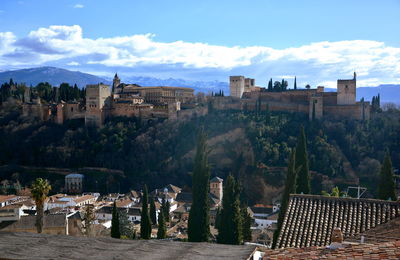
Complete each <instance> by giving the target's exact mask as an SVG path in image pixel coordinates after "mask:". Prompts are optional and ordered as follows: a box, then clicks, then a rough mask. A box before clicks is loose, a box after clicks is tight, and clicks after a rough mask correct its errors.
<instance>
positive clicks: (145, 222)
mask: <svg viewBox="0 0 400 260" xmlns="http://www.w3.org/2000/svg"><path fill="white" fill-rule="evenodd" d="M148 196H149V195H148V191H147V185H144V191H143V197H142V214H141V219H140V237H141V238H143V239H149V238H150V236H151V220H150V216H149V210H148V199H149V198H148Z"/></svg>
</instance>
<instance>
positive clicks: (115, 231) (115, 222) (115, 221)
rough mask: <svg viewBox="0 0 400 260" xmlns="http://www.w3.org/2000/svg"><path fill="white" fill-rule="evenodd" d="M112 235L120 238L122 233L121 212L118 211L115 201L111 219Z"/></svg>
mask: <svg viewBox="0 0 400 260" xmlns="http://www.w3.org/2000/svg"><path fill="white" fill-rule="evenodd" d="M111 237H113V238H120V237H121V233H120V231H119V214H118V211H117V204H116V202H115V201H114V206H113V210H112V219H111Z"/></svg>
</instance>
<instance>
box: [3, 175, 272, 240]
mask: <svg viewBox="0 0 400 260" xmlns="http://www.w3.org/2000/svg"><path fill="white" fill-rule="evenodd" d="M83 178H84V176H83V175H82V174H76V173H74V174H69V175H67V176H66V177H65V191H66V192H68V193H65V194H54V195H51V196H49V197H48V198H47V199H46V201H45V203H44V212H45V215H44V225H43V233H44V234H55V235H57V234H62V235H70V236H89V237H109V236H110V232H111V231H110V228H111V221H112V214H113V204H114V202H115V204H116V208H117V210H118V212H120V213H121V215H124V216H125V217H126V221H127V223H126V225H127V226H126V228H127V230H129V231H128V234H130V236H131V238H132V236H133V237H135V236H136V235H135V234H140V222H141V215H142V214H141V210H142V196H143V192H142V191H135V190H131V191H130V192H129V193H127V194H119V193H111V194H105V195H100V194H99V193H90V192H82V191H84V187H83ZM24 193H25V195H12V194H10V195H0V202H1V204H0V206H1V207H0V225H1V231H8V232H33V233H36V226H35V219H36V205H35V201H34V200H33V199H32V197H31V196H30V195H29V190H24ZM222 196H223V180H222V179H221V178H218V177H214V178H213V179H211V180H210V193H209V203H210V221H211V222H210V224H211V225H212V226H215V219H216V214H217V210H218V208H220V207H221V206H222ZM148 198H149V200H150V204H153V203H154V206H155V222H154V223H152V224H153V228H152V232H151V237H153V238H156V237H157V224H158V222H159V220H158V218H159V215H160V211H161V210H164V211H165V208H167V214H168V219H169V222H168V225H167V234H166V236H167V237H168V238H169V239H173V240H185V239H187V221H188V217H189V211H190V207H191V204H192V194H191V192H185V191H182V188H180V187H177V186H174V185H172V184H169V185H167V186H165V187H160V189H155V190H153V191H151V192H150V193H149V195H148ZM88 209H90V212H89V213H90V214H92V215H93V216H92V218H91V219H90V220H88V215H87V214H88ZM247 211H248V213H249V214H250V216H251V217H252V227H251V229H252V230H253V235H254V238H252V240H254V241H257V242H259V243H262V244H270V243H271V238H272V236H271V234H272V233H273V231H274V230H275V228H276V227H275V225H276V223H277V213H278V212H279V202H277V203H276V204H274V205H254V206H253V207H247ZM88 225H90V226H91V227H90V228H89V227H88ZM88 229H90V231H88ZM212 230H213V232H212V234H213V236H214V238H215V237H216V234H217V231H216V230H215V228H214V229H212Z"/></svg>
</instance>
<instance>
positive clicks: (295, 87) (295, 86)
mask: <svg viewBox="0 0 400 260" xmlns="http://www.w3.org/2000/svg"><path fill="white" fill-rule="evenodd" d="M294 89H297V81H296V76H295V77H294Z"/></svg>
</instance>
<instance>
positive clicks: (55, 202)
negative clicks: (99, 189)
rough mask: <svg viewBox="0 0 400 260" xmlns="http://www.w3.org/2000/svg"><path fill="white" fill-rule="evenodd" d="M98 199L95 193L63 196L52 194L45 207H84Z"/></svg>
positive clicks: (47, 208)
mask: <svg viewBox="0 0 400 260" xmlns="http://www.w3.org/2000/svg"><path fill="white" fill-rule="evenodd" d="M96 200H97V197H95V196H93V195H83V196H66V195H64V196H62V195H61V194H58V195H55V196H51V197H50V198H49V200H48V201H47V202H46V203H45V207H44V208H45V209H46V210H49V209H52V208H67V207H82V206H85V205H88V204H93V203H95V202H96Z"/></svg>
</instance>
